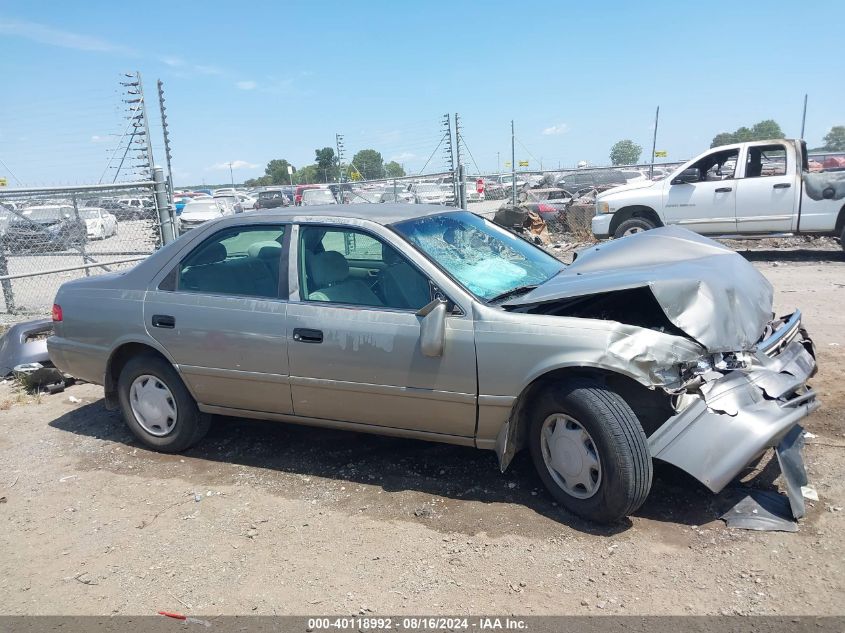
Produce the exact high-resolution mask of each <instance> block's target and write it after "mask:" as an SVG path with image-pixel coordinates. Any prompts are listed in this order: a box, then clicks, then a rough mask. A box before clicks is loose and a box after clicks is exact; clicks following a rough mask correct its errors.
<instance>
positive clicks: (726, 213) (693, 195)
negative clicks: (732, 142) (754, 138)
mask: <svg viewBox="0 0 845 633" xmlns="http://www.w3.org/2000/svg"><path fill="white" fill-rule="evenodd" d="M738 157H739V150H738V149H728V150H721V151H718V152H712V153H710V154H707V155H706V156H704V157H703V158H701V159H699V160H698V161H696V163H695V164H693V165H690V167H689V168H688V169H696V170H697V173H698V179H697V180H695V181H694V182H676V181H667V182H666V185H665V189H664V200H663V203H664V204H663V208H664V209H665V211H666V223H667V224H678V225H680V226H683V227H684V228H687V229H689V230H691V231H695V232H696V233H702V234H709V235H725V234H730V233H736V170H737V162H738Z"/></svg>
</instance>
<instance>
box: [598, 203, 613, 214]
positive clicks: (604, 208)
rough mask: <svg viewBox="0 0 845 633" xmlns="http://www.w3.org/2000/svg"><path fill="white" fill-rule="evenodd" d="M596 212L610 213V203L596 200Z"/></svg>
mask: <svg viewBox="0 0 845 633" xmlns="http://www.w3.org/2000/svg"><path fill="white" fill-rule="evenodd" d="M596 213H610V205H609V204H608V203H607V202H604V201H603V200H597V201H596Z"/></svg>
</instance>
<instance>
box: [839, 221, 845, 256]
mask: <svg viewBox="0 0 845 633" xmlns="http://www.w3.org/2000/svg"><path fill="white" fill-rule="evenodd" d="M839 246H841V247H842V250H843V251H845V226H843V227H842V234H841V235H840V236H839Z"/></svg>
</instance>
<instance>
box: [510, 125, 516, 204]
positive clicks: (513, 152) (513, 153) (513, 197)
mask: <svg viewBox="0 0 845 633" xmlns="http://www.w3.org/2000/svg"><path fill="white" fill-rule="evenodd" d="M515 143H516V135H515V134H514V131H513V119H511V206H514V207H515V206H516V145H515Z"/></svg>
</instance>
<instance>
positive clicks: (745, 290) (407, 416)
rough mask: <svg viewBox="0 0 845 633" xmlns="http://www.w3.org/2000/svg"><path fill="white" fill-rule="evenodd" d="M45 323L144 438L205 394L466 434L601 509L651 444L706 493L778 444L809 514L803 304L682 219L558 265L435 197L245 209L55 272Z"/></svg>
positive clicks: (204, 412) (220, 406)
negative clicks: (111, 269) (418, 201)
mask: <svg viewBox="0 0 845 633" xmlns="http://www.w3.org/2000/svg"><path fill="white" fill-rule="evenodd" d="M54 320H55V324H54V325H55V335H54V336H53V337H51V338H50V339H49V340H48V347H49V351H50V356H51V359H52V360H53V362H54V363H55V365H56V366H57V367H59V368H60V369H62V370H63V371H66V372H68V373H70V374H73V375H75V376H78V377H80V378H84V379H86V380H89V381H93V382H95V383H98V384H102V385H104V387H105V394H106V404H107V406H110V407H120V408H121V409H122V411H123V415H124V418H125V419H126V422H127V424H128V425H129V427H130V429H131V430H132V431H133V433H134V434H135V435H136V436H137V437H138V439H139V440H140V441H141V442H143V443H144V444H145V445H147V446H149V447H151V448H154V449H156V450H161V451H166V452H178V451H183V450H185V449H187V448H188V447H190V446H192V445H193V444H194V443H196V442H198V441H199V440H200V439H201V438H202V436H203V435H204V434H205V432H206V430H207V429H208V425H209V418H210V416H211V415H212V414H225V415H232V416H241V417H250V418H259V419H268V420H279V421H284V422H294V423H299V424H305V425H313V426H325V427H332V428H341V429H349V430H358V431H365V432H371V433H380V434H385V435H393V436H405V437H414V438H419V439H425V440H434V441H441V442H449V443H454V444H460V445H466V446H475V447H478V448H482V449H489V450H494V451H496V453H497V454H498V457H499V463H500V466H501V468H502V469H503V470H504V469H505V468H507V466H508V464H509V463H510V461H511V459H512V457H513V456H514V454H515V453H516V452H517V451H519V450H521V449H523V448H526V447H527V448H528V449H529V450H530V452H531V456H532V458H533V460H534V463H535V465H536V467H537V470H538V472H539V474H540V477H541V478H542V480H543V482H544V483H545V485H546V486H547V487H548V489H549V491H550V492H551V494H552V495H553V496H554V497H555V498H556V499H557V500H558V501H560V502H561V504H562V505H564V506H565V507H566V508H567V509H569V510H570V511H572V512H573V513H575V514H578V515H580V516H583V517H586V518H588V519H591V520H594V521H601V522H607V521H614V520H617V519H619V518H620V517H624V516H626V515H628V514H631V513H632V512H634V511H635V510H636V509H637V508H638V507H639V506H640V505H641V504H642V503H643V502H644V501H645V499H646V497H647V496H648V494H649V490H650V488H651V481H652V460H653V459H660V460H663V461H666V462H669V463H671V464H674V465H675V466H677V467H679V468H681V469H683V470H685V471H687V472H688V473H690V474H691V475H693V476H694V477H696V478H697V479H699V480H700V481H702V482H703V483H704V484H705V485H706V486H708V487H709V488H710V489H711V490H713V491H714V492H718V491H720V490H721V489H722V488H724V486H725V485H726V484H728V483H729V482H730V481H731V480H732V479H734V478H735V477H736V476H737V475H738V474H739V473H740V472H741V471H742V470H743V469H744V468H745V467H746V466H747V465H748V464H749V463H751V462H753V461H754V460H755V459H756V458H757V457H759V456H760V455H762V454H763V453H764V452H765V451H766V450H767V449H769V448H773V447H775V448H777V454H778V457H779V459H780V461H781V465H782V467H783V469H784V474H785V476H786V480H787V483H788V486H787V487H788V489H789V491H790V500H791V501H792V502H793V513H794V514H795V516H800V515H801V514H803V503H802V501H801V494H800V486H801V485H802V484H804V483H806V475H804V473H803V465H802V463H801V459H800V442H799V438H800V426H798V422H799V421H800V420H801V418H803V417H805V416H806V415H808V414H809V413H810V412H812V411H813V410H814V409H815V408H816V407H817V406H818V401H817V400H816V398H815V395H814V393H813V391H812V390H811V389H810V388H809V387H808V386H807V384H806V382H807V380H808V379H809V378H810V377H811V376H812V375H813V373H814V372H815V367H816V366H815V360H814V355H813V346H812V343H811V341H810V339H809V338H808V337H807V334H806V332H805V331H804V329H803V328H802V326H801V317H800V313H798V312H795V313H794V314H792V315H789V316H787V317H784V318H782V319H776V318H773V315H772V289H771V286H770V285H769V283H768V282H767V281H766V279H765V278H764V277H763V276H762V275H760V274H759V273H758V272H757V271H756V270H755V269H754V268H753V267H752V266H751V265H750V264H749V263H748V262H746V261H745V260H744V259H743V258H741V257H740V256H739V255H737V254H735V253H734V252H732V251H731V250H729V249H727V248H724V247H722V246H721V245H719V244H717V243H715V242H712V241H710V240H708V239H706V238H703V237H700V236H698V235H695V234H693V233H690V232H688V231H684V230H682V229H674V228H667V229H657V230H654V231H649V232H647V233H643V234H639V235H635V236H632V237H630V238H626V239H623V240H619V241H616V242H613V243H610V244H605V245H600V246H596V247H594V248H592V249H590V250H588V251H586V252H584V253H582V254H581V255H580V256H579V257H578V258H577V260H576V261H575V262H574V263H573V264H571V265H569V266H564V265H563V264H562V263H560V262H559V261H558V260H556V259H554V258H553V257H551V256H549V255H548V254H547V253H545V252H544V251H542V250H541V249H539V248H536V247H534V246H533V245H531V244H529V243H527V242H525V241H524V240H522V239H520V238H518V237H516V236H515V235H513V234H511V233H509V232H507V231H505V230H503V229H501V228H499V227H497V226H495V225H493V224H492V223H490V222H487V221H486V220H484V219H482V218H479V217H477V216H475V215H472V214H470V213H467V212H463V211H452V210H444V209H443V207H439V206H424V205H392V204H374V205H370V204H361V205H355V206H354V207H346V206H334V207H309V208H308V210H307V213H306V212H302V211H299V210H297V211H290V212H289V211H282V210H279V211H272V212H262V213H251V214H244V215H239V216H234V217H226V218H223V219H221V220H218V221H215V222H210V223H207V224H206V225H203V226H202V227H200V228H199V229H196V230H195V231H192V232H191V233H189V234H188V235H185V236H183V237H182V238H180V239H179V240H177V241H176V242H174V243H173V244H171V245H168V246H166V247H165V248H163V249H161V250H160V251H159V252H157V253H156V254H154V255H152V256H151V257H150V258H148V259H147V260H145V261H144V262H142V263H141V264H139V265H138V266H137V267H135V268H134V269H132V270H130V271H128V272H125V273H121V274H108V275H102V276H98V277H91V278H86V279H80V280H76V281H72V282H69V283H67V284H65V285H63V286H62V287H61V289H60V290H59V293H58V295H57V298H56V306H55V307H54ZM280 450H284V448H283V447H280ZM796 490H797V493H796V492H795V491H796Z"/></svg>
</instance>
